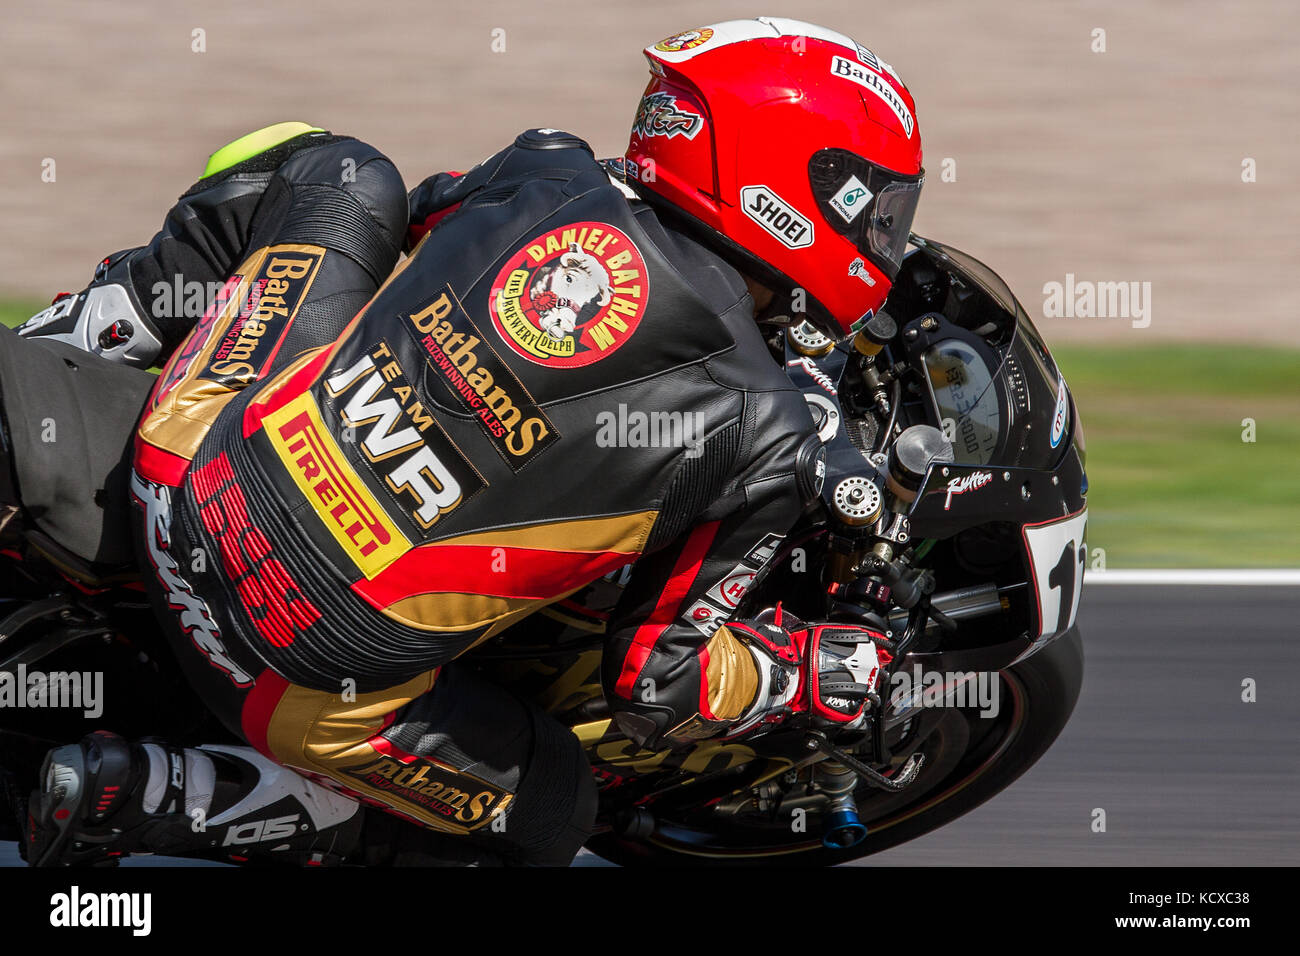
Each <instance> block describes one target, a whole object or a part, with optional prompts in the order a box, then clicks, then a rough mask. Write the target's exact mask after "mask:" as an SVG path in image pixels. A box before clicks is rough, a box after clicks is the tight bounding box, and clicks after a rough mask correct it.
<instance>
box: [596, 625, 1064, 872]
mask: <svg viewBox="0 0 1300 956" xmlns="http://www.w3.org/2000/svg"><path fill="white" fill-rule="evenodd" d="M1000 674H1001V679H1002V688H1001V690H1002V693H1003V695H1004V697H1003V700H1008V699H1009V700H1010V702H1011V704H1012V706H1011V707H1010V708H1003V709H1002V712H1000V713H999V715H998V716H997V717H995V718H993V720H992V723H993V724H994V725H995V726H992V727H989V726H981V724H985V725H987V724H989V723H990V722H989V721H984V720H982V719H981V718H980V717H979V714H978V712H976V711H973V710H959V709H956V708H952V709H950V710H948V711H947V712H945V714H944V717H943V719H942V720H941V721H940V722H939V724H938V726H937V727H936V728H935V729H934V731H933V732H932V733H931V734H930V735H929V736H927V737H926V739H925V742H924V744H923V749H924V750H925V751H926V756H927V761H926V766H925V767H923V769H922V771H921V774H920V775H919V776H918V778H917V780H916V781H915V782H914V783H913V784H912V786H910V787H909V788H908V789H907V790H905V791H903V792H902V793H899V794H886V793H882V792H881V791H876V790H867V789H866V788H859V790H858V806H859V813H860V814H861V817H862V821H863V822H864V823H866V824H867V827H868V835H867V837H866V839H865V840H863V841H862V842H861V843H859V844H858V845H857V846H854V847H851V848H849V849H845V850H832V849H827V848H826V847H824V846H822V844H821V838H820V829H819V823H818V822H817V821H816V820H814V819H813V815H812V814H809V823H808V827H807V833H804V834H795V833H791V832H790V831H789V829H788V828H786V829H775V828H773V827H770V826H769V827H762V828H760V827H752V826H744V825H725V824H724V825H722V826H717V827H713V828H711V829H703V828H701V827H700V826H699V825H693V826H688V825H684V824H680V823H676V822H674V821H672V820H667V819H661V820H659V821H658V824H657V826H656V829H655V832H654V833H653V834H652V835H651V836H649V837H648V838H645V839H644V840H637V839H631V838H628V837H623V836H620V835H617V834H601V835H599V836H596V837H593V838H592V839H591V840H590V841H588V843H587V848H588V849H590V850H591V851H592V852H593V853H596V854H597V855H599V856H602V857H604V858H605V859H607V860H610V861H611V862H614V863H619V864H622V865H626V866H681V865H692V866H728V865H731V866H735V865H749V866H833V865H836V864H841V863H848V862H850V861H852V860H856V859H860V858H861V857H865V856H870V855H871V854H873V853H879V852H880V851H882V850H887V849H889V848H891V847H894V846H898V845H899V844H900V843H905V842H907V841H908V840H913V839H915V838H916V837H919V836H921V835H923V834H925V833H929V832H931V831H933V830H937V829H938V828H939V827H942V826H944V825H945V824H948V823H950V822H952V821H953V820H955V819H956V818H957V817H960V816H961V815H963V814H965V813H968V812H969V811H971V810H973V809H975V808H976V807H978V806H979V805H980V804H982V803H984V802H986V801H987V800H989V799H990V798H992V797H993V796H994V795H996V794H998V793H1000V792H1001V791H1002V790H1004V789H1006V788H1007V787H1009V786H1010V785H1011V784H1012V783H1014V782H1015V781H1016V780H1017V779H1018V778H1019V777H1020V776H1021V775H1022V774H1023V773H1024V772H1025V771H1027V770H1028V769H1029V768H1030V767H1032V766H1033V765H1034V764H1035V763H1036V762H1037V761H1038V759H1039V758H1040V757H1041V756H1042V755H1043V754H1044V753H1045V752H1046V751H1047V749H1048V748H1049V747H1050V746H1051V745H1052V743H1053V742H1054V741H1055V740H1056V738H1057V737H1058V736H1059V735H1060V733H1061V731H1062V730H1063V729H1064V727H1065V725H1066V723H1067V721H1069V719H1070V714H1071V713H1072V712H1073V711H1074V705H1075V702H1076V701H1077V700H1078V697H1079V690H1080V688H1081V687H1082V685H1083V642H1082V639H1081V638H1080V635H1079V631H1078V629H1077V628H1072V629H1071V630H1070V631H1069V632H1068V633H1066V634H1065V635H1063V636H1062V637H1061V638H1060V639H1058V640H1057V641H1055V642H1054V643H1052V644H1051V645H1049V646H1048V647H1046V648H1045V649H1043V650H1042V651H1039V652H1038V653H1037V654H1035V655H1034V656H1033V657H1031V658H1029V659H1028V660H1026V661H1024V662H1023V663H1020V664H1017V665H1015V666H1014V667H1011V668H1009V669H1007V670H1004V671H1002V672H1000ZM1007 711H1009V712H1007Z"/></svg>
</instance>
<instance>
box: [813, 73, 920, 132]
mask: <svg viewBox="0 0 1300 956" xmlns="http://www.w3.org/2000/svg"><path fill="white" fill-rule="evenodd" d="M831 75H832V76H839V77H843V78H844V79H846V80H852V81H853V82H854V83H857V84H858V85H859V86H864V87H866V88H867V89H869V90H870V91H871V92H872V93H875V94H876V96H878V97H880V99H881V100H882V101H883V102H884V104H885V105H886V106H888V107H889V108H890V109H891V110H892V111H893V113H894V115H895V116H897V117H898V122H899V123H901V124H902V125H903V132H904V133H906V134H907V138H908V139H911V138H912V130H914V129H915V128H916V120H914V119H913V118H912V111H911V110H909V109H908V108H907V104H906V103H904V102H903V98H902V97H901V96H899V95H898V91H897V90H895V89H894V87H893V86H891V85H890V83H889V81H888V80H886V79H885V77H884V76H883V75H882V74H880V73H877V72H875V71H873V70H869V69H864V68H863V67H862V66H860V65H859V64H857V63H854V62H853V61H852V60H849V59H847V58H845V57H842V56H836V57H832V58H831Z"/></svg>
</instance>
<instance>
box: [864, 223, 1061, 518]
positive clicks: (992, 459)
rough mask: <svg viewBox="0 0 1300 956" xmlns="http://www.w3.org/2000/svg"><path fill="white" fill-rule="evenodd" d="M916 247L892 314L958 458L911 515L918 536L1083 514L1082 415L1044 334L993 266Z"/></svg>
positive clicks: (926, 487) (928, 481)
mask: <svg viewBox="0 0 1300 956" xmlns="http://www.w3.org/2000/svg"><path fill="white" fill-rule="evenodd" d="M914 242H915V244H916V248H915V250H914V251H913V252H912V253H911V254H910V255H909V256H908V257H907V259H906V260H905V261H904V263H903V267H902V269H901V270H900V272H899V276H898V279H897V281H896V282H895V285H894V288H893V290H892V291H891V293H890V297H889V300H888V301H887V302H886V304H885V307H886V309H887V310H888V311H889V313H890V314H891V315H893V316H895V317H896V318H898V319H899V320H900V323H901V324H902V326H903V328H902V333H901V337H900V340H899V341H901V343H902V346H903V351H904V355H905V357H906V359H907V360H908V361H909V362H910V363H911V364H912V365H913V366H914V367H915V368H917V369H919V370H921V372H922V373H923V377H924V378H925V381H926V382H927V390H928V394H926V395H925V396H924V399H925V404H926V405H927V406H928V413H929V416H930V417H931V423H932V424H934V425H935V426H936V427H940V428H943V429H944V431H945V434H947V435H948V437H949V438H950V439H951V440H952V443H953V447H954V452H955V455H956V461H955V463H953V464H936V465H933V466H931V468H930V470H929V472H928V473H927V475H926V477H925V479H924V481H923V482H922V485H921V491H920V493H919V494H918V495H917V498H916V502H915V504H914V505H913V507H912V510H911V513H910V516H909V517H910V520H911V523H912V533H913V535H914V536H917V537H924V538H946V537H949V536H951V535H953V534H956V533H957V532H959V531H962V530H964V529H966V528H970V527H973V526H975V525H979V524H983V523H986V522H988V521H990V520H998V521H1007V522H1013V523H1016V524H1031V523H1035V522H1041V521H1047V520H1050V519H1052V518H1059V517H1063V516H1065V515H1069V514H1073V513H1075V512H1077V511H1079V510H1080V509H1081V508H1082V507H1083V506H1084V500H1085V495H1086V493H1087V476H1086V474H1085V472H1084V465H1085V462H1084V454H1083V442H1082V436H1081V432H1080V430H1079V427H1078V418H1077V415H1076V412H1075V409H1074V403H1073V400H1072V399H1071V397H1070V394H1069V389H1068V388H1066V387H1065V383H1064V379H1063V378H1062V377H1061V374H1060V371H1059V369H1058V368H1057V366H1056V362H1055V361H1054V360H1053V358H1052V356H1051V354H1050V353H1049V352H1048V350H1047V347H1046V346H1045V345H1044V344H1043V340H1042V337H1041V336H1040V335H1039V334H1038V330H1037V329H1035V328H1034V324H1033V322H1031V321H1030V319H1029V316H1028V315H1027V314H1026V313H1025V310H1024V308H1023V307H1022V306H1021V305H1020V303H1019V302H1018V301H1017V300H1016V298H1015V296H1014V295H1012V293H1011V290H1010V289H1009V288H1007V285H1006V283H1005V282H1003V281H1002V280H1001V279H1000V278H999V277H998V276H997V275H996V274H995V273H994V272H993V271H992V270H991V269H989V268H988V267H987V266H985V265H984V264H983V263H982V262H979V261H978V260H976V259H974V258H972V257H971V256H968V255H966V254H965V253H963V252H960V251H958V250H956V249H953V248H952V247H951V246H947V245H944V244H943V243H939V242H933V241H931V240H925V239H919V238H917V239H914ZM1054 438H1055V441H1053V439H1054ZM962 479H966V481H965V482H963V481H962ZM963 484H965V488H964V490H963V491H959V492H956V493H952V494H950V493H949V492H950V489H951V488H952V487H953V486H954V485H955V486H956V487H962V486H963Z"/></svg>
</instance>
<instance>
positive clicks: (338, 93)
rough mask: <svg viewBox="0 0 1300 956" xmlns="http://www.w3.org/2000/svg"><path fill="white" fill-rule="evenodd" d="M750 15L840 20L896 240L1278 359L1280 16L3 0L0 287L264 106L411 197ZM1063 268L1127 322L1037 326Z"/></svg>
mask: <svg viewBox="0 0 1300 956" xmlns="http://www.w3.org/2000/svg"><path fill="white" fill-rule="evenodd" d="M756 14H767V15H786V16H795V17H798V18H800V19H805V20H810V21H813V22H817V23H821V24H824V25H826V26H830V27H833V28H835V29H838V30H841V31H843V32H846V33H848V34H850V35H852V36H854V37H855V38H857V39H858V40H859V41H860V42H862V43H864V44H865V45H867V46H869V47H871V48H872V49H873V50H875V51H876V52H877V53H879V54H880V56H882V57H883V58H884V59H886V60H888V61H890V62H891V63H892V64H893V65H894V66H895V67H896V68H897V69H898V71H899V72H900V74H901V75H902V77H903V79H904V80H905V81H906V82H907V83H908V86H909V87H910V89H911V90H912V91H913V93H914V95H915V97H916V101H917V104H918V120H919V125H920V129H921V133H922V137H923V142H924V148H925V156H926V167H927V171H928V173H929V176H928V181H927V185H926V191H925V195H924V196H923V198H922V202H921V211H920V213H919V216H918V219H917V222H916V230H917V231H918V232H919V233H921V234H923V235H931V236H934V237H936V238H942V239H944V240H947V241H949V242H951V243H953V244H955V245H957V246H958V247H961V248H963V249H966V250H967V251H969V252H971V253H973V254H974V255H976V256H977V257H979V258H982V259H984V260H985V261H986V262H988V263H989V264H990V265H992V266H993V267H994V268H995V269H997V270H998V271H1000V272H1001V273H1002V274H1003V275H1004V276H1005V277H1006V278H1007V280H1008V282H1009V283H1010V285H1011V287H1012V288H1013V289H1014V290H1015V291H1016V292H1017V294H1018V295H1019V297H1020V298H1021V300H1022V301H1023V302H1024V303H1025V306H1026V308H1027V310H1028V311H1029V312H1030V314H1031V315H1032V316H1034V317H1035V318H1036V319H1041V322H1040V325H1041V327H1042V329H1043V331H1044V332H1045V333H1046V334H1047V336H1048V338H1049V340H1051V341H1059V340H1061V339H1087V340H1094V339H1098V338H1100V339H1108V340H1115V339H1118V340H1120V341H1123V340H1125V339H1127V340H1128V341H1130V342H1133V343H1139V342H1141V343H1148V342H1151V341H1153V340H1155V339H1167V338H1189V337H1193V338H1209V337H1214V336H1219V335H1222V334H1223V333H1225V332H1227V333H1230V334H1232V335H1244V336H1247V337H1249V338H1252V339H1255V340H1258V341H1261V342H1264V341H1275V340H1278V339H1280V340H1283V341H1285V342H1287V343H1291V344H1297V343H1300V323H1298V322H1297V321H1296V320H1295V317H1294V313H1295V308H1294V306H1293V302H1294V300H1295V293H1294V292H1293V291H1292V290H1291V288H1290V286H1291V280H1292V279H1293V277H1294V276H1295V274H1296V269H1295V266H1294V262H1293V260H1294V256H1295V252H1296V245H1297V243H1296V233H1297V224H1298V223H1300V216H1297V213H1298V212H1300V199H1298V198H1297V193H1296V188H1295V187H1296V182H1297V178H1298V174H1300V160H1298V159H1297V155H1296V146H1297V136H1298V134H1297V127H1298V122H1297V121H1298V120H1300V96H1298V95H1297V90H1298V89H1300V82H1298V80H1300V57H1298V56H1297V55H1296V52H1295V30H1296V27H1297V26H1300V5H1298V4H1296V3H1294V2H1293V0H1249V2H1236V3H1234V2H1224V0H1219V2H1210V0H1185V2H1180V3H1169V2H1149V3H1142V4H1134V3H1129V2H1123V0H1096V2H1086V3H1085V2H1079V3H1038V2H1019V0H999V2H974V0H931V2H913V3H890V4H885V3H870V2H868V3H862V2H848V0H800V2H798V3H795V4H790V5H788V6H786V7H785V8H784V9H782V8H781V7H780V6H779V5H776V6H773V5H770V4H761V5H757V6H756V5H754V4H753V3H749V2H715V3H698V2H692V3H687V2H682V0H668V2H656V3H644V4H641V3H608V2H607V3H579V2H575V0H547V2H532V3H524V2H519V0H480V2H475V3H445V2H437V0H435V2H428V0H425V2H385V3H358V2H355V0H313V2H305V0H299V2H293V3H290V2H284V0H263V2H257V3H253V2H242V3H226V2H219V0H179V2H177V0H133V2H130V3H77V2H71V0H44V2H40V3H14V2H8V0H7V2H6V3H5V4H4V17H3V26H2V27H0V31H2V33H0V102H2V103H3V106H2V107H0V109H2V110H3V123H2V124H0V211H2V214H3V217H4V218H3V231H2V234H0V296H5V297H7V298H9V299H15V298H19V299H44V300H48V298H49V296H50V295H52V294H53V293H54V292H56V291H59V290H62V289H77V288H80V287H81V286H82V285H84V284H85V281H86V280H87V279H88V278H89V273H90V271H91V269H92V268H93V265H94V263H95V262H96V261H97V260H98V259H99V258H100V257H101V256H103V255H104V254H106V253H108V252H110V251H112V250H115V249H118V248H121V247H125V246H130V245H136V244H139V243H141V242H143V241H144V240H145V239H147V238H148V236H150V235H151V234H152V233H153V231H154V230H155V229H156V228H157V227H158V225H159V224H160V222H161V218H162V215H163V213H164V212H165V210H166V209H167V207H168V205H169V204H170V203H171V202H172V201H173V200H174V199H175V197H176V196H178V195H179V194H180V193H181V192H182V191H184V190H185V189H186V188H187V187H188V186H189V184H190V183H191V182H192V181H193V180H194V179H195V178H197V176H198V174H199V172H200V171H201V170H202V168H203V164H204V162H205V159H206V157H207V155H208V153H210V152H211V151H212V150H214V149H216V148H217V147H219V146H221V145H222V144H224V143H226V142H227V141H229V140H231V139H233V138H235V137H236V136H239V135H241V134H243V133H245V132H247V131H249V130H251V129H255V128H258V127H260V126H263V125H266V124H268V123H272V122H278V121H280V120H284V119H303V120H307V121H309V122H311V123H314V124H316V125H320V126H324V127H327V128H329V129H332V130H334V131H337V132H346V133H349V134H351V135H355V136H357V137H360V138H362V139H366V140H368V141H370V142H372V143H374V144H375V145H377V146H378V147H379V148H381V149H383V150H385V151H386V152H388V154H389V155H390V156H391V157H392V158H393V159H394V160H395V161H396V162H397V164H398V166H399V168H400V169H401V170H402V173H403V175H404V176H405V177H406V179H407V182H408V186H413V185H414V184H415V183H417V182H419V180H420V179H421V178H423V177H424V176H425V175H427V174H429V173H430V172H433V171H436V170H440V169H445V168H449V167H450V168H464V167H466V166H468V165H470V164H472V163H474V162H476V161H478V160H479V159H481V158H483V157H484V156H486V155H489V154H490V153H492V152H494V151H495V150H497V149H499V148H500V147H501V146H503V145H504V144H506V143H507V142H508V141H509V140H510V139H511V138H512V137H513V136H514V134H515V133H517V132H518V131H519V130H521V129H524V128H526V127H529V126H557V127H564V128H568V129H571V130H573V131H574V132H577V133H579V134H580V135H582V136H584V137H585V138H587V139H588V140H589V141H590V142H591V144H592V146H593V147H594V148H595V150H596V152H597V154H598V155H613V154H616V153H618V152H620V151H621V150H622V148H623V146H624V144H625V142H626V136H627V131H628V127H629V124H630V121H631V117H632V114H633V110H634V109H635V106H636V103H637V99H638V97H639V94H640V92H641V89H642V87H643V86H644V84H645V81H646V78H647V72H646V68H645V64H644V61H643V59H642V57H641V55H640V52H639V51H640V50H641V48H642V47H644V46H646V45H648V44H651V43H654V42H655V41H657V40H659V39H661V38H662V37H665V36H668V35H670V34H672V33H676V32H679V31H681V30H685V29H688V28H691V27H696V26H701V25H704V24H706V23H710V22H714V21H718V20H723V19H730V18H735V17H745V16H753V15H756ZM196 30H200V31H202V34H201V40H202V43H201V45H202V46H203V47H204V49H203V51H202V52H196V50H195V49H194V48H195V46H197V45H200V44H199V43H198V42H197V41H196V34H195V31H196ZM496 30H501V31H504V33H497V34H495V38H496V43H497V46H500V45H501V43H502V41H503V42H504V47H505V49H504V51H503V52H494V51H493V43H494V32H493V31H496ZM1097 30H1102V31H1104V38H1103V37H1101V35H1099V34H1096V33H1095V32H1094V31H1097ZM1099 40H1103V41H1104V46H1105V51H1104V52H1098V51H1097V50H1096V49H1095V48H1097V47H1098V46H1099ZM773 135H774V136H779V135H780V134H779V131H773ZM47 159H53V160H54V164H55V165H54V175H55V178H54V181H53V182H46V181H44V180H43V178H42V173H43V172H44V171H46V170H47V168H48V164H44V161H45V160H47ZM1246 160H1253V161H1254V167H1255V173H1254V175H1255V179H1256V181H1255V182H1243V163H1244V162H1245V161H1246ZM945 161H949V162H947V163H945ZM43 164H44V165H43ZM945 167H946V168H947V169H948V174H949V178H951V177H952V175H953V173H955V179H954V180H953V181H945V180H944V178H943V176H942V174H943V172H944V169H945ZM46 175H47V177H48V173H46ZM1067 273H1071V274H1073V275H1074V276H1075V279H1076V281H1093V282H1139V283H1143V282H1150V283H1151V286H1150V289H1151V301H1150V303H1149V305H1150V320H1151V321H1150V324H1149V326H1147V327H1145V328H1134V327H1133V325H1134V323H1133V321H1130V320H1129V319H1128V318H1125V317H1116V318H1059V319H1042V313H1043V303H1044V293H1043V286H1044V284H1045V283H1048V282H1062V283H1063V282H1065V277H1066V274H1067Z"/></svg>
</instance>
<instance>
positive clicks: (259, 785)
mask: <svg viewBox="0 0 1300 956" xmlns="http://www.w3.org/2000/svg"><path fill="white" fill-rule="evenodd" d="M41 778H42V784H41V789H39V790H37V791H35V792H33V794H32V796H31V798H30V800H29V801H28V832H27V839H26V845H25V847H24V856H25V857H26V859H27V862H28V864H29V865H31V866H87V865H90V866H93V865H101V866H104V865H107V866H112V865H116V863H117V861H118V859H119V858H120V857H122V856H124V855H127V854H131V853H136V854H153V853H157V854H164V855H169V856H192V857H202V858H206V859H216V860H227V861H228V860H234V861H237V862H245V861H250V860H251V861H255V862H266V863H287V864H295V865H314V866H320V865H326V864H336V863H340V862H342V861H343V859H344V857H345V856H347V855H348V854H349V853H350V852H352V851H353V850H354V849H355V847H356V845H357V842H358V839H359V835H360V831H361V825H362V819H363V815H362V812H361V807H360V805H359V804H358V803H357V802H356V801H354V800H352V799H350V798H348V797H345V796H343V795H341V794H338V793H335V792H334V791H333V790H329V789H327V788H325V787H322V786H320V785H319V784H317V783H314V782H312V781H311V780H308V779H307V778H305V777H303V776H301V775H300V774H297V773H295V772H294V771H292V770H289V769H288V768H286V767H281V766H280V765H279V764H276V763H274V762H272V761H270V760H268V759H267V758H265V757H263V756H262V755H261V754H259V753H258V752H257V751H255V750H253V749H252V748H250V747H236V746H225V745H215V744H209V745H204V746H201V747H197V748H186V749H181V748H178V747H173V746H169V745H167V744H165V743H162V742H159V741H154V740H144V741H140V742H138V743H130V742H128V741H126V740H124V739H123V738H121V737H119V736H118V735H116V734H113V733H109V732H106V731H97V732H95V733H93V734H90V735H89V736H87V737H84V738H83V739H82V740H81V742H80V743H76V744H69V745H68V746H65V747H57V748H55V749H54V750H51V751H50V753H49V754H48V755H47V756H46V758H45V763H44V765H43V766H42V768H41Z"/></svg>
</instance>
